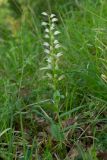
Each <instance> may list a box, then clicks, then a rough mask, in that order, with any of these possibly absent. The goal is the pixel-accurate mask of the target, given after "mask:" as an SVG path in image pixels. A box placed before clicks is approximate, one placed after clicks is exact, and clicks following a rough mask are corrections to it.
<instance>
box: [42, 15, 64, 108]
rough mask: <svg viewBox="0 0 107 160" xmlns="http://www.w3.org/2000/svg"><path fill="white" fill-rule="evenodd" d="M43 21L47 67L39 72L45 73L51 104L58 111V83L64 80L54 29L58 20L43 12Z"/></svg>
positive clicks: (59, 50)
mask: <svg viewBox="0 0 107 160" xmlns="http://www.w3.org/2000/svg"><path fill="white" fill-rule="evenodd" d="M42 15H43V16H44V19H45V21H43V22H42V26H43V27H44V32H45V34H44V39H45V41H44V43H43V46H44V52H45V54H46V63H47V65H46V66H45V67H43V68H41V70H45V71H46V77H47V78H48V81H49V83H48V84H49V86H50V87H51V89H52V90H53V102H54V107H55V109H56V110H57V111H58V110H59V102H60V98H61V97H62V95H61V94H60V91H59V87H58V84H59V81H61V80H62V79H63V78H64V75H61V74H60V68H59V61H60V58H61V56H62V55H63V54H62V52H61V45H60V43H59V41H58V35H59V34H60V32H59V31H58V30H57V29H56V22H57V21H58V19H57V18H56V15H55V14H50V15H49V14H48V13H46V12H43V13H42Z"/></svg>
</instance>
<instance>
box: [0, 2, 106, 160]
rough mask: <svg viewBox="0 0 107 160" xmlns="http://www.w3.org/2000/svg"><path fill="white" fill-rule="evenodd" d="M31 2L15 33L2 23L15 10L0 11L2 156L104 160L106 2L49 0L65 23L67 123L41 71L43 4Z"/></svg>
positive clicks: (63, 107)
mask: <svg viewBox="0 0 107 160" xmlns="http://www.w3.org/2000/svg"><path fill="white" fill-rule="evenodd" d="M33 3H34V2H33V1H32V3H31V5H32V6H33V7H32V6H30V4H29V5H28V6H27V7H26V17H25V18H24V16H23V17H22V21H21V17H20V18H19V19H16V20H18V21H19V23H20V24H21V25H20V27H19V29H18V30H17V32H16V34H15V35H14V33H13V34H12V30H11V26H9V24H8V25H7V22H6V20H5V19H4V17H5V16H6V14H7V13H8V14H9V13H11V12H10V11H9V9H8V8H7V6H6V8H5V10H6V11H5V10H4V13H3V10H2V11H0V12H2V16H1V18H0V23H1V24H2V26H3V27H2V30H1V31H0V33H1V38H0V159H3V160H33V159H34V160H42V159H43V160H69V159H72V160H73V159H74V160H99V157H98V156H97V155H99V153H100V152H104V153H106V152H107V125H106V123H107V114H106V113H107V83H106V81H104V80H103V79H102V78H101V74H104V75H107V74H106V72H107V62H106V58H107V53H106V52H107V50H106V47H107V29H106V26H107V19H106V17H107V2H106V0H103V1H100V0H95V2H93V0H83V1H82V0H81V1H76V0H75V1H70V0H69V1H64V0H63V1H62V2H61V0H59V1H53V2H52V1H48V7H49V8H50V7H51V8H52V12H53V13H56V14H57V17H58V19H59V22H58V25H57V27H58V29H59V30H60V32H61V34H60V42H61V44H62V45H63V53H64V56H63V58H62V59H61V61H60V68H61V69H62V73H63V74H64V75H65V78H64V79H63V80H62V81H61V82H60V84H59V90H60V93H61V94H62V95H64V97H65V98H64V99H61V101H60V105H59V109H60V110H59V114H60V123H61V124H62V126H60V124H59V121H58V117H57V113H55V110H54V108H53V107H54V105H53V103H52V91H51V89H50V88H49V86H48V82H47V81H46V80H44V79H43V76H44V72H42V71H41V70H40V68H41V67H42V66H44V65H45V64H44V63H45V62H44V58H45V55H44V53H43V47H42V43H43V36H44V34H43V30H42V27H41V21H42V16H41V12H43V11H45V6H42V5H41V4H42V0H41V1H37V2H35V3H34V4H33ZM46 3H47V2H46ZM45 5H46V4H45ZM28 8H29V9H28ZM39 9H40V11H39ZM4 26H7V27H4ZM70 157H71V158H70ZM101 159H103V157H101Z"/></svg>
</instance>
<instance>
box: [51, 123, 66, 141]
mask: <svg viewBox="0 0 107 160" xmlns="http://www.w3.org/2000/svg"><path fill="white" fill-rule="evenodd" d="M51 134H52V136H53V137H54V138H55V139H56V140H57V141H63V140H64V135H63V133H62V131H61V128H60V125H59V124H54V123H52V124H51Z"/></svg>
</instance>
